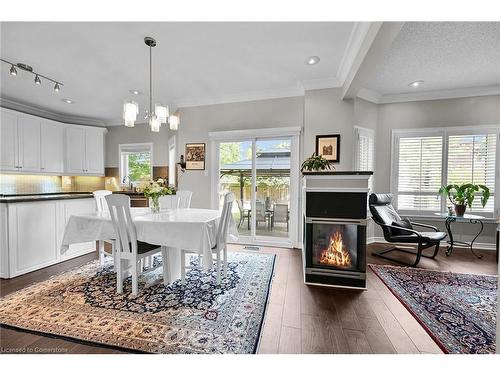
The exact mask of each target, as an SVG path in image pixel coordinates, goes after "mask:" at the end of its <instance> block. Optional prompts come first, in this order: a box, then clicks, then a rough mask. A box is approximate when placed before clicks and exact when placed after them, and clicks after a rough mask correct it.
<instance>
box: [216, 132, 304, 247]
mask: <svg viewBox="0 0 500 375" xmlns="http://www.w3.org/2000/svg"><path fill="white" fill-rule="evenodd" d="M301 131H302V128H301V127H300V126H294V127H283V128H264V129H247V130H232V131H218V132H210V133H208V136H209V139H210V142H211V147H210V150H211V163H210V170H211V175H212V177H211V185H212V186H211V187H212V199H211V207H212V209H218V208H219V207H218V202H219V144H220V143H221V142H231V141H232V142H237V141H251V142H252V145H253V148H252V150H253V151H254V150H255V143H256V141H258V140H264V139H269V138H278V139H279V138H290V139H291V154H290V235H289V238H288V239H285V240H284V239H280V238H274V237H265V238H262V239H257V240H255V239H254V237H249V238H247V237H245V239H244V242H245V243H255V244H259V245H264V246H266V245H267V246H285V247H297V246H298V245H299V233H300V232H299V222H300V220H299V198H300V197H299V184H300V179H299V159H300V133H301ZM252 155H253V158H255V152H252ZM252 164H253V165H255V160H254V162H253V163H252ZM252 176H253V178H252V205H254V204H255V203H254V202H255V199H253V196H254V195H255V178H256V169H255V168H253V170H252ZM252 209H253V212H255V207H252ZM252 227H253V225H252ZM252 232H253V231H252Z"/></svg>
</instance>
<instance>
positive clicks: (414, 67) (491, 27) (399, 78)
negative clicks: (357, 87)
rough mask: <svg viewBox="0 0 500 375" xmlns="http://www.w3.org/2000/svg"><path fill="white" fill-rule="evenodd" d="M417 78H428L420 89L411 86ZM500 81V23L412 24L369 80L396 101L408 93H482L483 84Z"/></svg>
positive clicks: (396, 40) (494, 84)
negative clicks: (400, 95) (472, 91)
mask: <svg viewBox="0 0 500 375" xmlns="http://www.w3.org/2000/svg"><path fill="white" fill-rule="evenodd" d="M417 80H423V81H425V82H424V84H423V85H422V86H421V87H419V88H417V89H414V88H411V87H409V86H408V84H409V83H410V82H413V81H417ZM499 85H500V22H407V23H405V25H404V26H403V28H402V30H401V32H400V33H399V34H398V36H397V37H396V39H395V41H394V43H393V44H392V46H391V48H390V50H389V51H388V53H387V54H386V55H385V58H384V60H383V62H382V63H381V64H380V65H379V66H377V67H376V68H375V69H374V74H373V75H372V77H371V78H370V79H369V80H368V81H367V82H366V83H365V87H366V88H367V89H369V90H372V91H375V92H377V93H378V94H380V95H382V96H387V97H389V96H391V97H392V98H393V99H396V96H397V95H398V94H405V93H412V94H415V93H423V92H425V93H427V94H429V95H428V97H431V96H432V92H436V91H444V90H447V91H449V95H452V94H453V93H452V91H453V90H457V91H456V92H457V94H458V92H464V93H467V92H471V91H470V90H468V89H470V88H474V89H475V90H474V92H477V93H479V91H480V90H478V89H479V88H483V89H484V90H486V91H487V88H491V87H493V86H499ZM484 90H483V91H484ZM402 97H404V98H409V96H407V95H402ZM419 97H422V98H424V97H425V96H422V95H420V96H419Z"/></svg>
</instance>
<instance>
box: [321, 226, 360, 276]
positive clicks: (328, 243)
mask: <svg viewBox="0 0 500 375" xmlns="http://www.w3.org/2000/svg"><path fill="white" fill-rule="evenodd" d="M357 247H358V226H357V225H356V224H317V223H314V224H313V226H312V265H313V266H316V267H322V268H323V267H324V268H334V269H342V270H354V269H356V268H357V261H358V259H357V256H358V251H357V250H358V249H357Z"/></svg>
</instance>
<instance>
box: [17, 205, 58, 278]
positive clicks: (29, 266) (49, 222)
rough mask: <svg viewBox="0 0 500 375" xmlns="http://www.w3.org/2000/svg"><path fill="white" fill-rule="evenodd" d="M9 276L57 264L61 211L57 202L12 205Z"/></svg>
mask: <svg viewBox="0 0 500 375" xmlns="http://www.w3.org/2000/svg"><path fill="white" fill-rule="evenodd" d="M8 217H9V219H8V225H9V229H8V232H9V276H10V277H15V276H18V275H22V274H24V273H27V272H31V271H34V270H37V269H40V268H43V267H46V266H48V265H51V264H54V263H56V262H57V258H58V252H57V210H56V204H55V202H53V201H42V202H29V203H15V204H9V207H8Z"/></svg>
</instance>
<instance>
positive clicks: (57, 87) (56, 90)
mask: <svg viewBox="0 0 500 375" xmlns="http://www.w3.org/2000/svg"><path fill="white" fill-rule="evenodd" d="M59 90H61V87H60V86H59V83H57V82H56V84H55V85H54V91H55V92H59Z"/></svg>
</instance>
